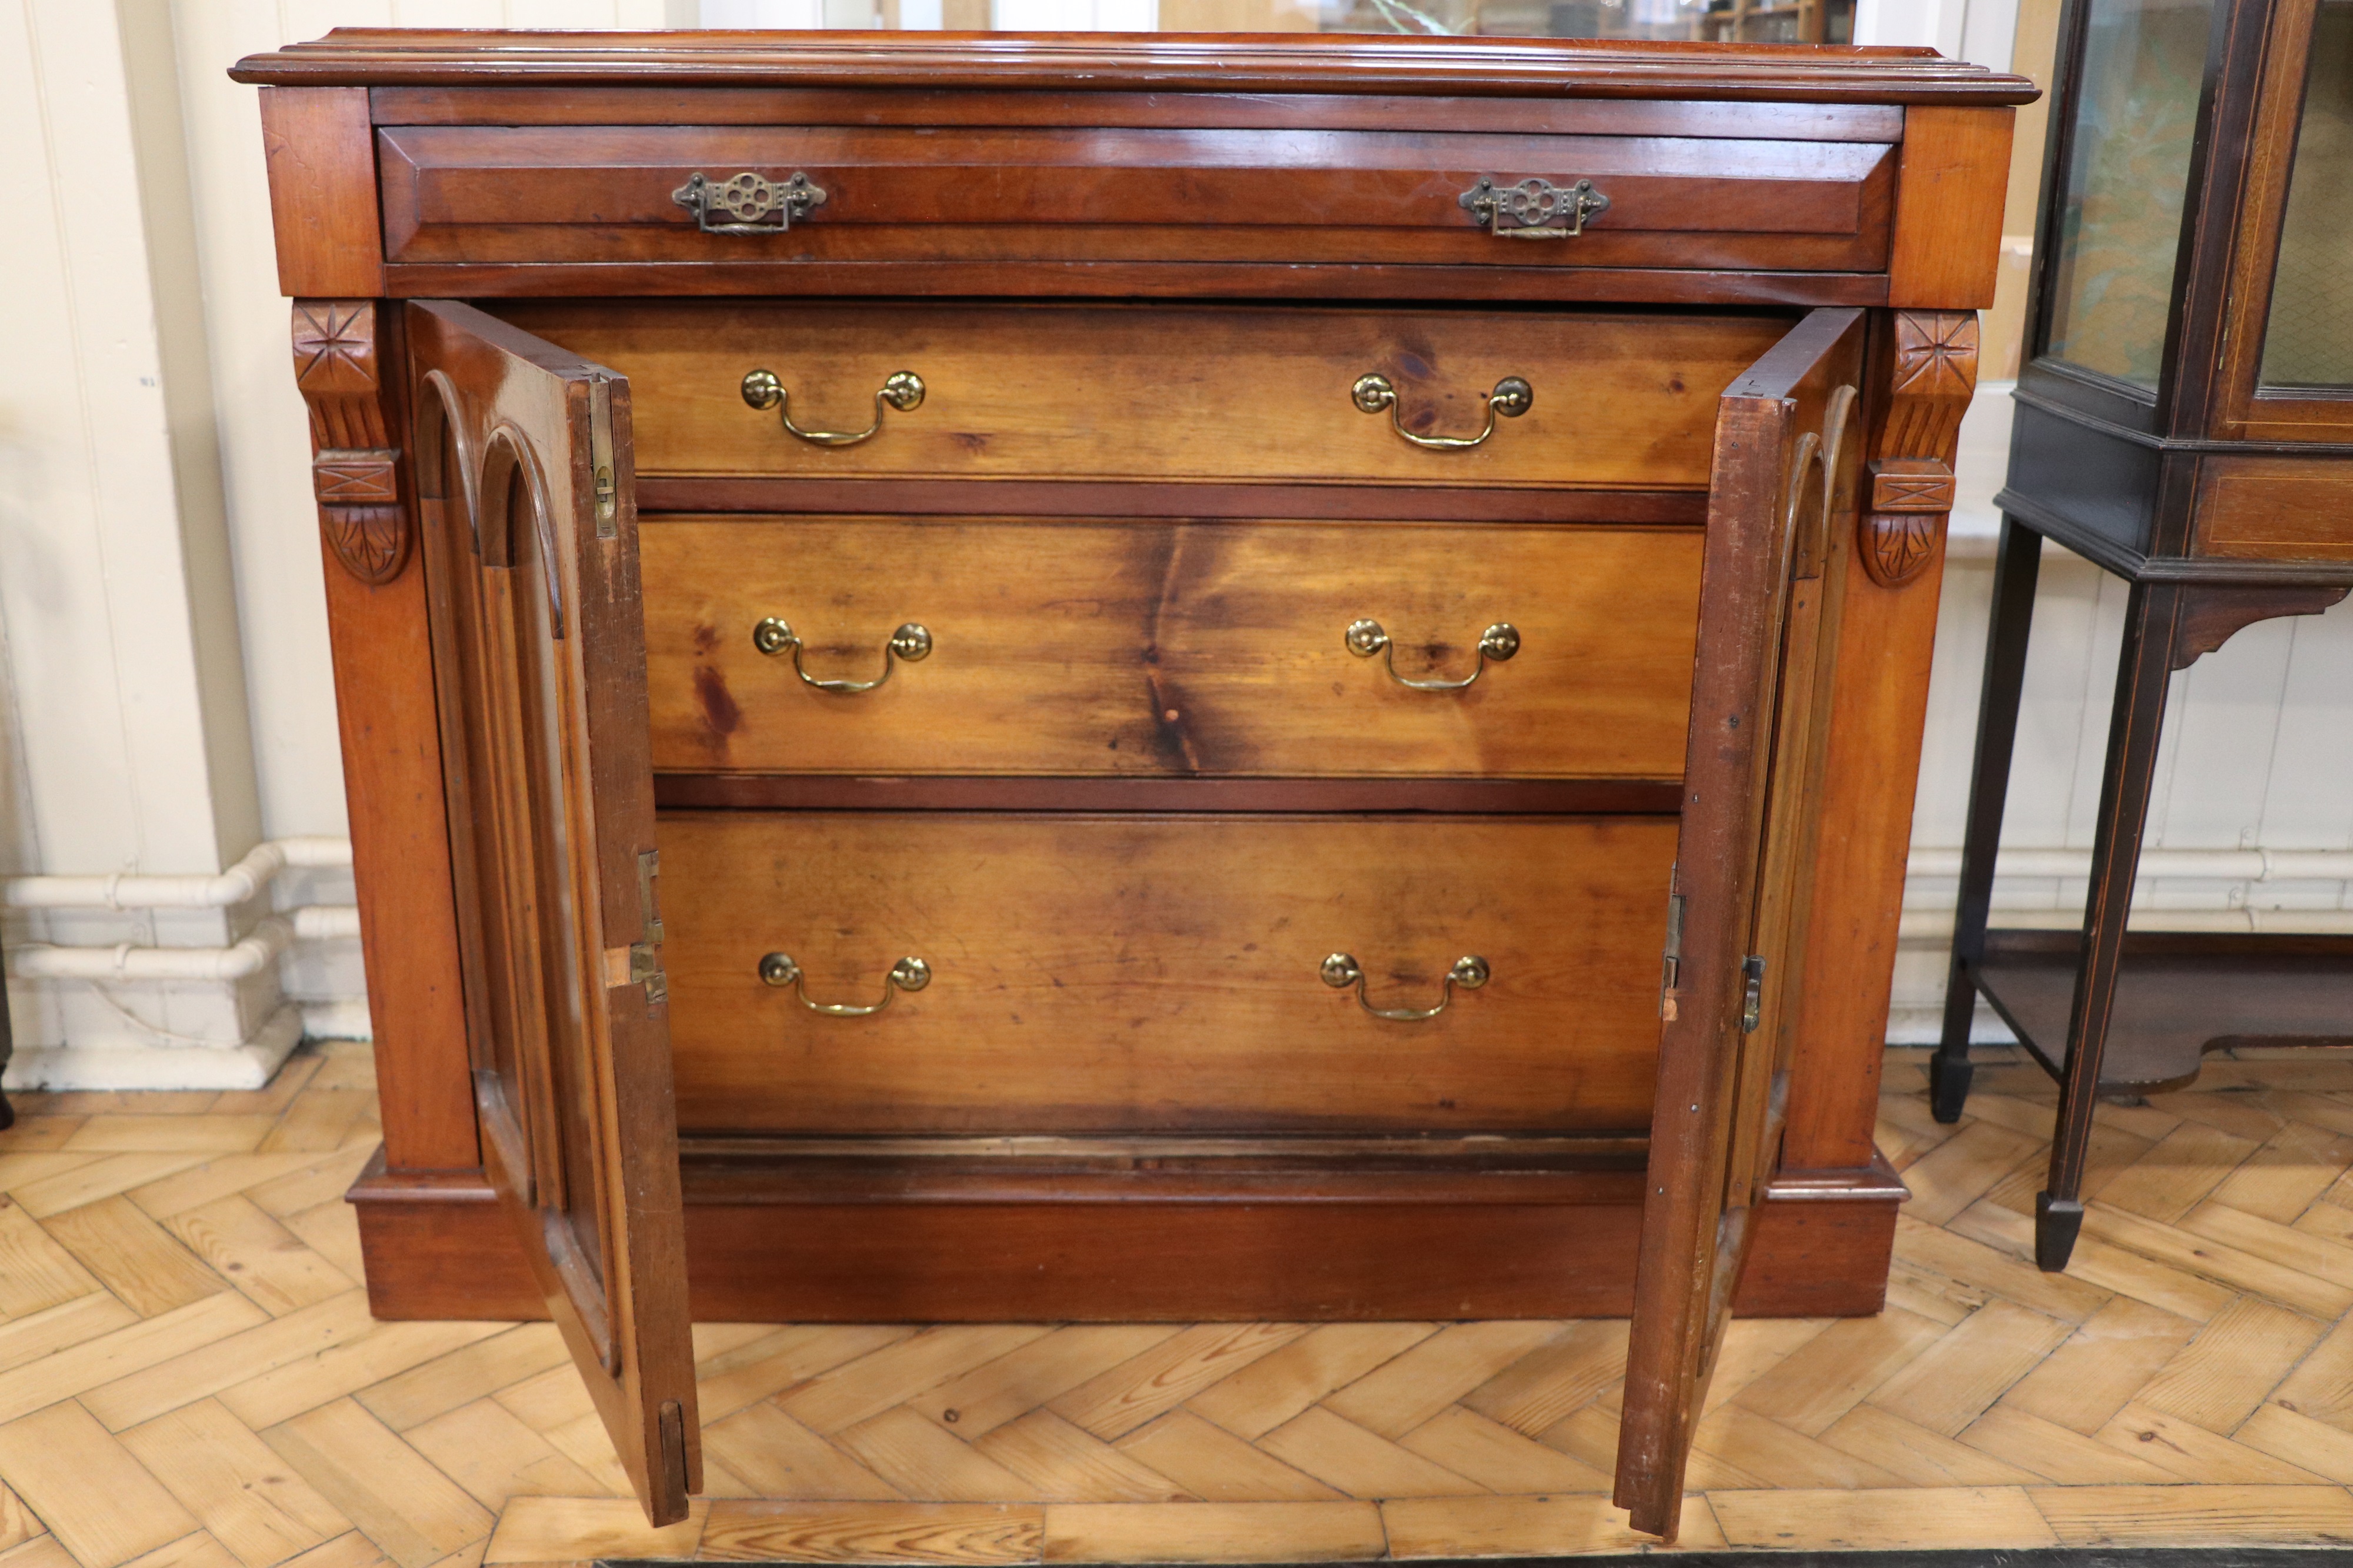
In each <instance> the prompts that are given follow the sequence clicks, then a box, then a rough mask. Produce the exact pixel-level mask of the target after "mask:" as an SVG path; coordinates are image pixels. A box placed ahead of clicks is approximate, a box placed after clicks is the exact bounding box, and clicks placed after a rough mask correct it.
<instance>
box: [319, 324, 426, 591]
mask: <svg viewBox="0 0 2353 1568" xmlns="http://www.w3.org/2000/svg"><path fill="white" fill-rule="evenodd" d="M294 380H295V384H297V385H298V386H300V387H301V390H302V400H303V402H305V403H306V404H308V405H310V409H311V490H312V492H313V493H314V494H315V495H316V496H317V498H318V502H319V527H320V529H321V530H322V531H323V532H324V533H325V535H326V539H327V545H328V548H329V549H331V550H332V551H333V552H334V554H335V559H336V560H338V561H340V562H342V563H343V569H344V570H345V571H347V572H349V573H350V574H352V575H353V576H354V577H356V578H358V579H359V580H360V581H361V582H363V583H368V584H385V583H389V582H391V581H392V580H393V579H394V578H396V577H397V576H399V575H400V574H401V570H402V569H403V568H404V567H406V565H407V564H408V556H409V551H410V548H411V543H412V540H411V530H410V528H409V526H408V513H407V510H406V508H405V507H403V506H402V505H401V504H400V478H399V476H400V449H399V448H398V447H396V446H395V445H394V444H393V442H392V437H391V434H390V429H391V421H390V419H389V418H388V416H387V415H386V413H385V398H384V384H383V378H382V376H381V375H380V374H378V372H377V362H376V346H375V301H374V300H296V301H295V302H294Z"/></svg>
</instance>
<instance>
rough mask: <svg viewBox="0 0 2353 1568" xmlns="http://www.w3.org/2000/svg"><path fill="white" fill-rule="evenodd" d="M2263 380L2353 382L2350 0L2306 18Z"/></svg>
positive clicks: (2330, 2)
mask: <svg viewBox="0 0 2353 1568" xmlns="http://www.w3.org/2000/svg"><path fill="white" fill-rule="evenodd" d="M2263 384H2264V385H2266V386H2353V0H2327V4H2325V5H2322V6H2321V7H2320V16H2319V18H2318V20H2317V21H2316V24H2315V26H2314V28H2313V35H2312V66H2311V68H2310V70H2309V72H2308V73H2307V74H2306V78H2305V88H2304V120H2303V124H2302V125H2301V127H2300V128H2299V129H2298V130H2297V132H2296V138H2295V169H2294V170H2293V172H2291V173H2290V174H2289V175H2288V185H2287V221H2286V222H2285V223H2284V225H2283V226H2281V229H2280V252H2279V269H2278V271H2277V272H2275V273H2274V275H2273V279H2272V313H2271V321H2270V324H2269V325H2268V326H2266V327H2265V328H2264V330H2263Z"/></svg>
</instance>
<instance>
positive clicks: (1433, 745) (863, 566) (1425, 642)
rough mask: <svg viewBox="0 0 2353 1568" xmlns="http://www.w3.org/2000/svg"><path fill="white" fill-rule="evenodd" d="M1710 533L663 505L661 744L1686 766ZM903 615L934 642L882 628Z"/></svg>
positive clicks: (896, 755) (1147, 764)
mask: <svg viewBox="0 0 2353 1568" xmlns="http://www.w3.org/2000/svg"><path fill="white" fill-rule="evenodd" d="M1701 542H1702V541H1701V537H1700V532H1699V531H1698V530H1696V529H1670V528H1657V529H1643V528H1607V527H1593V526H1584V525H1539V524H1525V523H1522V524H1500V525H1486V524H1470V523H1430V524H1416V523H1380V524H1345V523H1221V522H1208V523H1179V522H1167V521H1136V522H1097V521H1089V522H1051V521H1049V522H1037V521H997V520H967V519H955V520H948V519H902V518H785V519H779V518H735V519H727V518H691V519H688V518H649V519H648V520H647V521H646V522H645V523H644V524H643V526H642V527H641V529H640V531H639V533H638V545H639V551H640V560H641V563H642V565H643V571H644V581H645V624H646V650H647V681H648V686H649V692H650V697H651V704H652V714H653V755H654V766H655V767H656V768H657V769H659V770H661V771H664V772H672V773H676V772H729V773H778V772H790V773H883V774H903V773H947V774H959V773H962V774H975V773H1045V774H1055V775H1069V774H1128V775H1135V774H1145V775H1161V776H1185V775H1195V774H1240V775H1260V776H1283V775H1307V774H1314V775H1318V776H1324V777H1334V776H1376V777H1377V776H1382V775H1420V776H1430V775H1476V776H1482V777H1538V778H1544V777H1567V778H1653V779H1656V778H1667V779H1671V778H1673V777H1675V776H1677V775H1679V774H1680V773H1681V772H1682V771H1683V742H1684V728H1685V715H1686V712H1687V710H1688V705H1689V694H1690V687H1691V668H1692V651H1693V638H1694V627H1695V625H1696V622H1697V616H1698V600H1699V564H1700V549H1701ZM1364 621H1371V622H1375V623H1377V625H1378V626H1379V627H1380V628H1381V630H1382V631H1383V633H1385V634H1386V636H1387V637H1388V646H1387V647H1378V648H1375V647H1373V646H1372V645H1373V643H1374V642H1375V641H1377V639H1375V638H1372V637H1370V636H1369V635H1368V634H1366V633H1364V632H1363V631H1362V630H1361V628H1360V631H1359V635H1358V637H1357V639H1356V645H1355V647H1353V648H1352V647H1351V644H1350V639H1349V628H1350V627H1351V626H1356V624H1357V623H1359V622H1364ZM778 623H782V625H783V626H788V627H790V628H791V635H792V637H793V638H794V639H797V647H795V646H793V644H791V643H782V642H780V640H779V638H780V635H781V634H780V633H779V632H778V631H777V624H778ZM904 626H919V627H921V628H923V637H924V638H925V639H927V646H920V647H919V646H916V645H908V646H907V648H906V651H910V652H917V653H919V654H920V655H921V657H920V658H915V659H913V660H908V659H902V658H900V657H899V656H898V655H897V654H896V653H891V652H886V651H885V649H886V645H887V644H888V643H889V642H890V640H891V638H892V636H893V634H894V633H897V632H898V631H899V630H900V628H902V627H904ZM764 627H765V631H764V630H763V628H764ZM1497 628H1501V629H1500V630H1498V629H1497ZM1482 639H1483V640H1484V641H1485V643H1486V645H1487V647H1486V651H1484V652H1482V648H1481V644H1482ZM764 648H766V649H772V650H773V651H764ZM1356 648H1365V649H1366V650H1367V651H1365V652H1357V651H1356V650H1355V649H1356ZM1497 653H1505V654H1507V657H1504V658H1495V657H1493V656H1494V655H1495V654H1497ZM886 675H887V678H886V679H882V683H881V685H880V686H877V687H874V688H872V689H868V690H862V691H861V690H826V689H819V688H818V687H816V686H813V685H812V684H810V682H811V681H812V680H822V681H828V682H835V683H840V682H848V683H850V684H852V685H862V684H864V683H865V682H868V681H871V680H874V679H878V678H883V677H886ZM1466 679H1467V680H1468V681H1469V682H1470V684H1468V685H1467V686H1462V687H1461V688H1459V689H1417V688H1414V687H1409V686H1408V685H1406V684H1404V683H1405V682H1406V681H1408V680H1413V681H1420V682H1424V683H1431V682H1441V681H1442V682H1453V681H1461V680H1466Z"/></svg>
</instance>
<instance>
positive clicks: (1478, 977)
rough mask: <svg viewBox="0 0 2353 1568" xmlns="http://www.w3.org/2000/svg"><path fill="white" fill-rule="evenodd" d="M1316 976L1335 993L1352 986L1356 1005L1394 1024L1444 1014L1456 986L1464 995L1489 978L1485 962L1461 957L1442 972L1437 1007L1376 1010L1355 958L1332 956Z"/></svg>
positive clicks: (1469, 955)
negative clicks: (1366, 990)
mask: <svg viewBox="0 0 2353 1568" xmlns="http://www.w3.org/2000/svg"><path fill="white" fill-rule="evenodd" d="M1320 973H1322V974H1323V976H1324V984H1326V985H1329V986H1330V987H1332V989H1333V990H1335V991H1345V990H1346V989H1347V988H1348V987H1349V986H1351V985H1353V986H1355V987H1356V1005H1358V1006H1360V1007H1362V1008H1363V1009H1364V1010H1365V1011H1366V1012H1367V1013H1370V1014H1371V1015H1372V1016H1374V1017H1376V1018H1387V1019H1388V1020H1389V1021H1390V1022H1391V1023H1396V1024H1418V1023H1419V1022H1420V1021H1421V1020H1422V1019H1424V1018H1435V1017H1437V1016H1439V1015H1440V1013H1443V1012H1445V1011H1446V1008H1447V1005H1448V1004H1450V1003H1451V1002H1452V1001H1453V1000H1454V988H1455V987H1456V986H1458V985H1460V986H1461V988H1462V989H1463V990H1465V991H1476V990H1478V989H1479V987H1481V986H1482V985H1484V984H1487V981H1488V979H1489V977H1490V971H1489V970H1488V968H1487V961H1486V960H1485V959H1483V958H1482V957H1480V956H1479V955H1478V954H1477V953H1475V952H1472V953H1465V954H1464V955H1463V956H1462V957H1461V958H1458V959H1456V960H1455V961H1454V967H1453V968H1451V969H1450V970H1448V971H1447V972H1446V982H1445V989H1444V991H1443V992H1442V993H1441V994H1440V996H1439V998H1438V1005H1437V1006H1435V1007H1376V1006H1374V1005H1373V1004H1372V1002H1371V1000H1370V998H1368V997H1366V994H1365V971H1364V966H1363V965H1361V964H1359V963H1357V962H1356V955H1355V954H1353V953H1346V952H1335V953H1334V954H1333V955H1332V956H1331V957H1329V958H1327V959H1325V960H1324V967H1323V969H1322V970H1321V971H1320Z"/></svg>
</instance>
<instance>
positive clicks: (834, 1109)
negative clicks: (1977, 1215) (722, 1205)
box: [661, 812, 1676, 1133]
mask: <svg viewBox="0 0 2353 1568" xmlns="http://www.w3.org/2000/svg"><path fill="white" fill-rule="evenodd" d="M1675 831H1676V826H1675V822H1674V819H1673V818H1672V817H1663V816H1662V817H1650V818H1642V817H1620V818H1580V817H1520V818H1508V817H1426V818H1419V819H1414V818H1400V817H1337V816H1321V817H1319V816H1293V817H1280V816H1230V817H1181V816H1156V817H1155V816H1083V815H1075V814H1073V815H1037V816H1029V815H1013V814H1002V815H1000V814H963V813H939V814H917V815H900V814H892V813H827V812H808V813H756V812H734V813H700V812H695V813H673V814H666V815H665V816H664V817H663V820H662V824H661V854H662V882H663V885H664V888H665V889H666V893H665V910H666V916H667V921H668V933H669V934H668V942H667V944H666V947H665V950H664V963H665V965H666V967H667V969H668V972H669V975H670V1028H671V1034H672V1040H673V1043H674V1048H675V1051H676V1061H677V1081H678V1106H679V1123H680V1126H681V1128H682V1129H684V1130H686V1131H727V1132H738V1133H747V1132H810V1131H826V1132H882V1131H900V1132H1006V1131H1028V1132H1054V1133H1074V1132H1113V1131H1206V1130H1225V1131H1319V1130H1346V1129H1370V1130H1395V1131H1406V1130H1412V1131H1444V1132H1473V1131H1511V1130H1516V1131H1530V1130H1552V1131H1627V1130H1639V1129H1641V1128H1643V1127H1646V1126H1648V1125H1649V1115H1650V1102H1651V1082H1652V1079H1653V1076H1654V1074H1655V1070H1656V1058H1657V1050H1658V1035H1659V1024H1658V1000H1659V997H1658V992H1659V953H1660V948H1661V943H1662V940H1663V936H1664V929H1665V910H1666V898H1667V881H1668V870H1669V866H1670V863H1671V862H1672V859H1673V858H1674V847H1675ZM1335 952H1345V953H1348V954H1352V955H1354V957H1355V958H1356V961H1357V963H1358V964H1359V965H1360V967H1361V968H1362V970H1363V971H1364V973H1365V975H1366V996H1367V997H1368V999H1369V1002H1370V1005H1372V1006H1376V1007H1382V1008H1388V1009H1405V1008H1416V1009H1419V1008H1428V1007H1430V1006H1433V1005H1436V1004H1438V1003H1439V1002H1440V999H1441V996H1442V995H1443V994H1445V992H1446V976H1447V974H1448V972H1449V970H1450V969H1451V967H1452V966H1453V965H1454V964H1455V963H1457V962H1458V961H1459V960H1461V959H1463V958H1466V957H1472V956H1475V957H1477V958H1479V959H1482V960H1483V961H1484V962H1485V963H1486V965H1487V967H1488V970H1489V973H1490V974H1491V978H1490V979H1489V980H1488V981H1487V983H1486V984H1483V985H1482V986H1479V987H1477V988H1475V989H1470V988H1465V987H1462V986H1459V985H1458V986H1455V987H1453V988H1452V992H1451V1001H1449V1002H1448V1003H1447V1005H1446V1006H1445V1009H1444V1010H1443V1011H1442V1012H1440V1014H1439V1015H1438V1016H1435V1017H1431V1018H1428V1019H1424V1020H1422V1021H1419V1022H1400V1021H1395V1020H1390V1019H1385V1018H1380V1017H1376V1016H1372V1014H1370V1013H1369V1012H1367V1011H1366V1005H1364V1004H1362V1003H1360V1000H1359V998H1358V996H1357V995H1356V991H1355V989H1354V987H1349V988H1345V989H1341V988H1335V987H1334V986H1332V985H1330V984H1326V983H1325V981H1324V978H1323V976H1322V973H1321V966H1322V965H1323V964H1324V960H1325V959H1326V958H1327V957H1328V956H1329V955H1331V954H1333V953H1335ZM770 953H783V954H786V955H788V956H789V957H790V958H791V959H792V960H793V961H794V962H795V963H797V966H798V969H799V971H800V973H801V976H802V978H801V981H800V983H799V985H798V987H797V988H796V987H795V986H794V985H791V984H786V985H776V984H768V983H765V982H764V980H763V979H762V977H761V974H760V967H761V961H762V959H763V958H764V957H765V955H767V954H770ZM910 957H912V958H915V959H920V960H922V961H923V963H925V964H926V965H928V966H929V971H930V981H929V984H926V985H923V987H922V988H921V989H920V990H902V989H901V988H899V987H898V986H896V985H893V984H890V983H888V982H886V980H885V974H886V973H887V972H889V971H890V970H891V969H892V965H893V964H895V963H899V961H900V960H902V958H910ZM886 993H887V994H889V995H890V997H891V1000H890V1003H889V1005H887V1006H885V1007H884V1008H883V1009H882V1010H881V1012H879V1013H874V1014H872V1015H871V1016H861V1017H836V1016H822V1015H819V1014H818V1013H816V1012H813V1011H811V1010H810V1007H809V1006H808V1005H807V1004H808V1003H816V1004H821V1005H854V1006H870V1005H873V1004H874V1003H875V1002H876V1001H877V1000H878V999H879V998H881V996H882V995H884V994H886ZM804 996H805V998H806V1000H804Z"/></svg>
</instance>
